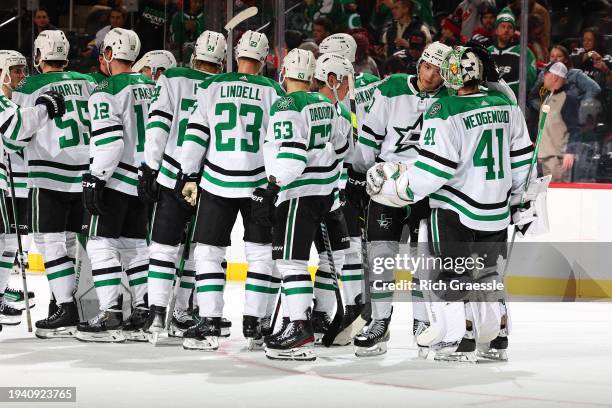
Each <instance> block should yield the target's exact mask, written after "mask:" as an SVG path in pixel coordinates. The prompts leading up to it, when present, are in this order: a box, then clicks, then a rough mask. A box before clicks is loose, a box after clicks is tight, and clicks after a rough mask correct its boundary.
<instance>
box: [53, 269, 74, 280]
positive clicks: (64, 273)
mask: <svg viewBox="0 0 612 408" xmlns="http://www.w3.org/2000/svg"><path fill="white" fill-rule="evenodd" d="M69 275H74V268H73V267H70V268H66V269H63V270H61V271H57V272H51V273H48V274H47V280H53V279H57V278H61V277H64V276H69Z"/></svg>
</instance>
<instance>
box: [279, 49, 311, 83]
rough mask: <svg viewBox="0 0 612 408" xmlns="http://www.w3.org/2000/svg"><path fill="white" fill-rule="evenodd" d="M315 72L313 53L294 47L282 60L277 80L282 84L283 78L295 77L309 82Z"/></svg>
mask: <svg viewBox="0 0 612 408" xmlns="http://www.w3.org/2000/svg"><path fill="white" fill-rule="evenodd" d="M314 72H315V57H314V54H313V53H312V52H310V51H307V50H301V49H299V48H294V49H292V50H291V51H289V53H288V54H287V56H286V57H285V60H284V61H283V70H282V71H281V74H280V78H279V82H280V83H281V84H282V83H283V80H284V79H285V78H291V79H297V80H298V81H304V82H310V81H312V77H313V75H314Z"/></svg>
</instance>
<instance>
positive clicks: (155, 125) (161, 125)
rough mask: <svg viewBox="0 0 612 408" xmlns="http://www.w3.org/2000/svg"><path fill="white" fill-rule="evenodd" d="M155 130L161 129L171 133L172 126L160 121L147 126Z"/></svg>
mask: <svg viewBox="0 0 612 408" xmlns="http://www.w3.org/2000/svg"><path fill="white" fill-rule="evenodd" d="M153 128H160V129H162V130H165V131H166V132H168V133H170V126H168V125H166V124H165V123H163V122H159V121H155V122H151V123H149V124H148V125H147V129H153Z"/></svg>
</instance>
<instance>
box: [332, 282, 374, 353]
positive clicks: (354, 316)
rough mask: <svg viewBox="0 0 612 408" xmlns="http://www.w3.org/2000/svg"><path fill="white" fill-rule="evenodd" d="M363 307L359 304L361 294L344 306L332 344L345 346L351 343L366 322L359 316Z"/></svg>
mask: <svg viewBox="0 0 612 408" xmlns="http://www.w3.org/2000/svg"><path fill="white" fill-rule="evenodd" d="M363 308H364V306H363V304H361V294H359V295H357V298H356V299H355V304H354V305H346V306H344V315H343V317H342V324H341V326H340V331H339V333H338V334H337V335H336V338H335V339H334V343H333V345H334V346H347V345H349V344H351V341H353V339H354V338H355V336H356V335H357V334H358V333H360V332H361V331H362V330H363V328H364V327H365V326H366V324H367V322H366V321H365V320H364V319H363V317H362V316H361V314H362V311H363Z"/></svg>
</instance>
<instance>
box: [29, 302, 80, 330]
mask: <svg viewBox="0 0 612 408" xmlns="http://www.w3.org/2000/svg"><path fill="white" fill-rule="evenodd" d="M52 305H53V309H55V312H54V313H53V314H52V315H50V316H49V317H47V318H46V319H43V320H39V321H37V322H36V337H38V338H40V339H50V338H58V337H73V336H74V334H75V332H76V328H77V327H76V326H77V324H78V322H79V312H78V310H77V306H76V303H74V302H66V303H60V304H59V305H57V304H56V303H55V302H53V303H52ZM49 309H51V305H50V306H49Z"/></svg>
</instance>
